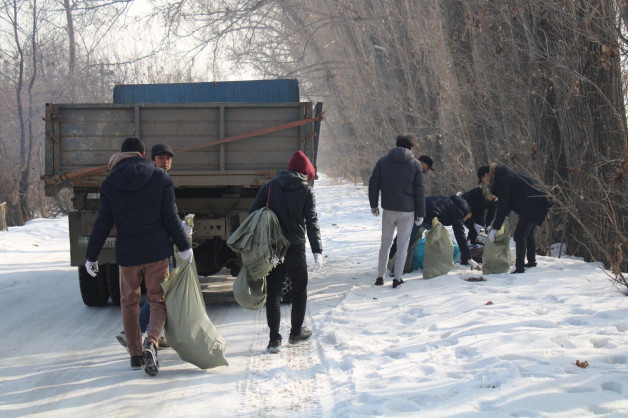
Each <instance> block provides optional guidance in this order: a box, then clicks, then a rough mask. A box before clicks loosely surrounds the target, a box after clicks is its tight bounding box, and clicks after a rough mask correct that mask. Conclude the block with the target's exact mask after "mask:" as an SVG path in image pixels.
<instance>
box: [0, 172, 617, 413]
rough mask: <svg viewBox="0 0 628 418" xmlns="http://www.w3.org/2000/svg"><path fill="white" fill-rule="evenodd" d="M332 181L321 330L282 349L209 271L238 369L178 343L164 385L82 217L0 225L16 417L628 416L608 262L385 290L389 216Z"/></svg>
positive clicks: (7, 385) (2, 397)
mask: <svg viewBox="0 0 628 418" xmlns="http://www.w3.org/2000/svg"><path fill="white" fill-rule="evenodd" d="M315 189H316V197H317V203H318V212H319V219H320V223H321V229H322V234H323V241H324V242H323V248H324V255H325V258H324V261H325V265H324V267H323V271H322V272H320V273H311V276H310V284H309V304H308V312H307V317H306V324H307V325H308V326H310V327H311V328H312V329H313V331H314V339H313V340H312V341H311V342H307V343H304V344H301V345H296V346H289V345H287V344H286V346H284V347H282V351H281V352H280V353H279V354H278V355H270V354H266V352H265V347H266V344H267V342H268V341H267V338H268V336H267V334H268V330H267V328H266V318H265V312H264V310H261V311H257V312H251V311H246V310H244V309H242V308H240V307H239V306H238V305H237V304H236V303H235V302H233V299H232V298H231V297H230V295H228V293H224V294H218V297H215V292H216V291H217V290H216V289H224V288H227V289H228V288H229V286H230V283H231V280H232V279H230V278H226V277H224V276H222V277H218V278H204V279H202V285H203V288H204V289H206V290H207V291H208V292H206V296H207V297H206V300H208V301H209V302H208V305H207V310H208V314H209V316H210V318H211V319H212V321H213V322H214V324H215V325H216V326H217V328H218V330H219V331H220V332H221V334H222V335H223V337H224V338H225V340H226V341H227V352H226V355H227V359H228V360H229V362H230V365H229V366H228V367H220V368H216V369H211V370H207V371H204V370H199V369H197V368H196V367H194V366H192V365H190V364H187V363H184V362H182V361H181V360H180V359H179V357H178V356H177V354H176V353H175V352H174V351H173V350H172V349H166V350H162V351H160V352H159V356H160V357H159V358H160V363H161V370H160V372H159V375H158V376H157V377H155V378H151V377H149V376H147V375H146V374H145V373H143V372H142V371H132V370H131V369H130V367H129V362H128V354H127V353H126V352H125V351H124V349H122V347H121V346H120V345H118V343H117V342H116V340H115V338H114V337H115V335H116V334H117V333H118V332H119V331H120V330H121V329H122V324H121V317H120V312H119V308H117V307H114V306H107V307H104V308H89V307H86V306H84V305H83V303H82V300H81V297H80V293H79V289H78V279H77V273H76V267H70V265H69V259H70V256H69V243H68V230H67V218H62V219H36V220H33V221H31V222H29V223H27V225H25V226H23V227H14V228H10V229H9V231H8V232H0V285H1V286H2V292H1V293H0V309H1V312H2V317H3V321H2V323H1V324H0V335H2V344H1V345H0V352H1V353H2V356H0V416H3V417H13V416H25V415H35V416H112V415H113V416H132V415H133V416H134V415H140V414H141V415H148V416H150V415H153V416H308V417H309V416H341V417H344V416H372V415H380V416H400V415H403V416H419V415H420V416H439V417H441V416H474V417H475V416H487V417H488V416H491V417H492V416H552V417H573V416H594V415H595V416H598V415H602V416H627V415H628V298H627V297H626V296H624V294H623V293H622V289H618V288H615V287H613V286H612V285H611V283H610V281H609V278H608V276H607V275H606V274H605V272H604V271H603V270H601V269H600V268H599V267H598V266H597V265H596V264H594V263H585V262H583V261H581V260H577V259H574V258H568V257H567V258H552V257H539V258H538V267H536V268H532V269H529V270H528V271H527V272H526V273H525V274H523V275H508V274H500V275H488V276H486V278H487V281H486V282H468V281H465V280H464V279H465V278H468V277H470V276H472V274H471V273H470V272H469V271H468V270H466V269H463V268H462V267H461V266H455V268H454V270H452V271H451V272H450V273H449V274H448V275H445V276H441V277H437V278H434V279H431V280H423V279H422V276H421V272H420V271H415V272H412V273H409V274H407V275H405V276H404V280H405V281H406V284H404V285H402V286H401V287H399V288H397V289H392V288H391V286H390V278H386V285H385V286H384V287H377V288H376V287H373V282H374V280H375V270H376V262H377V261H376V259H377V251H378V248H379V238H380V222H381V219H380V218H375V217H373V216H372V215H371V214H370V210H369V208H368V199H367V197H366V188H365V187H363V186H355V185H353V184H349V183H346V182H342V181H338V180H334V179H330V178H328V177H325V176H322V179H321V180H320V181H319V182H317V184H316V186H315ZM308 257H309V262H310V265H313V262H312V258H311V255H308ZM624 290H625V289H624ZM212 292H214V293H213V294H214V297H211V296H208V295H212ZM489 301H490V302H492V304H487V303H488V302H489ZM289 309H290V308H289V305H285V306H283V307H282V315H283V316H282V318H283V319H284V321H283V322H282V332H283V333H284V334H285V335H284V337H286V336H287V333H288V327H289V320H288V319H289ZM576 361H579V362H584V361H587V362H588V364H589V366H588V367H587V368H580V367H578V366H577V365H576Z"/></svg>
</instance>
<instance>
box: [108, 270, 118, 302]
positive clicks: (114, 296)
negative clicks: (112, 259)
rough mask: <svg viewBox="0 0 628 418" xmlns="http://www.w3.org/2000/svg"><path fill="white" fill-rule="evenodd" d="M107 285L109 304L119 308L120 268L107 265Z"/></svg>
mask: <svg viewBox="0 0 628 418" xmlns="http://www.w3.org/2000/svg"><path fill="white" fill-rule="evenodd" d="M107 284H108V285H109V296H110V297H111V303H113V304H114V305H116V306H120V268H119V267H118V265H117V264H107Z"/></svg>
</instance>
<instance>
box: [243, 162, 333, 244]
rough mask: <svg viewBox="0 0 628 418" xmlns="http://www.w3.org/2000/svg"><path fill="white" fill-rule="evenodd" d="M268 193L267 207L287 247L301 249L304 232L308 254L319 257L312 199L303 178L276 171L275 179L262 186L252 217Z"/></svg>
mask: <svg viewBox="0 0 628 418" xmlns="http://www.w3.org/2000/svg"><path fill="white" fill-rule="evenodd" d="M269 193H270V200H269V203H268V207H269V209H270V210H272V211H273V212H274V213H275V215H276V216H277V219H278V220H279V224H280V225H281V232H282V234H283V236H284V237H286V239H287V240H288V241H290V244H298V245H304V244H305V234H306V231H307V237H308V239H309V241H310V247H311V248H312V252H313V253H322V252H323V243H322V241H321V232H320V229H319V228H318V216H317V215H316V198H315V197H314V191H313V190H312V188H311V187H310V185H309V184H308V182H307V177H306V176H305V175H303V174H301V173H298V172H296V171H287V170H286V171H280V172H279V173H277V175H276V176H275V178H273V179H272V180H271V181H269V182H266V184H264V186H262V188H261V189H260V191H259V192H258V193H257V196H256V197H255V200H254V201H253V204H252V205H251V208H250V210H249V212H250V213H253V212H255V211H256V210H258V209H260V208H263V207H265V206H266V201H267V200H268V194H269Z"/></svg>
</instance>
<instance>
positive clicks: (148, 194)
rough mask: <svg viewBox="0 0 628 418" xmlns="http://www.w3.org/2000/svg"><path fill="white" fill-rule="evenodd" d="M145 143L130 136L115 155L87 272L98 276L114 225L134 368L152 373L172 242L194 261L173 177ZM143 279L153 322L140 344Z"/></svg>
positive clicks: (102, 189)
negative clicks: (158, 164)
mask: <svg viewBox="0 0 628 418" xmlns="http://www.w3.org/2000/svg"><path fill="white" fill-rule="evenodd" d="M144 155H145V152H144V143H143V142H142V141H141V140H140V139H139V138H127V139H126V140H125V141H124V142H123V143H122V147H121V152H120V153H117V154H114V155H112V156H111V159H110V160H109V170H111V172H110V173H109V175H108V176H107V177H106V178H105V180H104V181H103V182H102V184H101V185H100V189H99V192H100V208H99V210H98V217H97V218H96V221H95V222H94V228H93V230H92V233H91V235H90V237H89V241H88V244H87V261H86V262H85V268H86V270H87V272H88V273H89V274H90V275H92V276H94V277H95V276H96V273H97V272H98V261H97V260H98V254H99V253H100V250H101V249H102V246H103V244H104V243H105V240H106V239H107V236H108V235H109V232H110V231H111V229H112V227H113V226H114V225H115V227H116V228H117V232H116V248H115V253H116V261H117V263H118V265H119V266H120V299H121V303H120V306H121V308H122V323H123V325H124V333H125V336H126V340H127V346H128V350H129V354H130V355H131V367H132V368H133V369H139V368H141V366H142V365H144V364H145V368H144V370H145V372H146V373H147V374H149V375H151V376H154V375H156V374H157V373H158V371H159V362H158V361H157V351H156V350H157V345H158V340H159V336H160V335H161V330H162V328H163V326H164V322H165V320H166V308H165V305H164V292H163V289H162V288H161V282H162V281H163V280H164V279H165V278H167V277H168V259H169V258H170V256H172V254H173V248H172V242H171V239H172V240H173V241H174V243H175V244H176V245H177V247H178V248H179V251H180V252H181V257H182V258H183V259H187V260H188V262H191V261H192V247H191V245H190V242H189V240H188V239H187V237H186V235H185V233H184V231H183V228H182V227H181V220H180V219H179V216H178V215H177V210H176V206H175V203H174V188H173V185H172V180H171V179H170V176H169V175H168V174H167V173H166V172H165V171H164V170H162V169H160V168H157V167H155V164H154V163H153V162H151V161H148V160H146V159H144ZM142 278H144V281H145V284H146V289H147V299H148V302H149V303H150V310H151V315H150V316H151V321H150V327H149V329H148V335H147V337H146V340H145V341H144V344H143V346H142V340H141V338H142V336H141V332H140V326H139V321H138V313H139V299H140V293H141V290H140V283H141V281H142Z"/></svg>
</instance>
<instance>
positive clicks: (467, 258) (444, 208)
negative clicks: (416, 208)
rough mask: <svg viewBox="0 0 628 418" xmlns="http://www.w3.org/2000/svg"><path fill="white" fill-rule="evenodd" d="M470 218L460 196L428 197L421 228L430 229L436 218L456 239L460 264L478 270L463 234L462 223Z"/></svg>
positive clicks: (466, 205) (465, 204)
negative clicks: (448, 227) (450, 230)
mask: <svg viewBox="0 0 628 418" xmlns="http://www.w3.org/2000/svg"><path fill="white" fill-rule="evenodd" d="M470 217H471V213H469V205H468V204H467V201H466V200H464V199H463V198H462V196H457V195H454V196H450V197H447V196H428V197H427V198H426V199H425V221H424V223H423V226H424V227H425V228H426V229H431V228H432V220H433V219H434V218H438V220H439V222H440V223H441V224H442V225H444V226H451V229H453V231H454V236H455V237H456V243H457V244H458V247H459V248H460V264H463V265H470V266H471V267H472V268H478V267H479V265H478V263H476V262H475V260H473V259H472V258H471V252H470V251H469V245H468V244H467V238H466V235H465V233H464V222H465V221H466V220H467V219H469V218H470ZM419 238H421V237H419Z"/></svg>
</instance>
